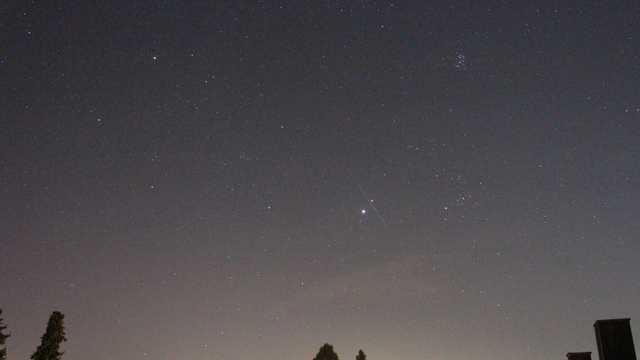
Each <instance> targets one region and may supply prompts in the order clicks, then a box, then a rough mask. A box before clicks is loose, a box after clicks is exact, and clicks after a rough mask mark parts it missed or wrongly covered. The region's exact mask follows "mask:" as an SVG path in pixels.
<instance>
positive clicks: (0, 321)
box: [0, 309, 11, 360]
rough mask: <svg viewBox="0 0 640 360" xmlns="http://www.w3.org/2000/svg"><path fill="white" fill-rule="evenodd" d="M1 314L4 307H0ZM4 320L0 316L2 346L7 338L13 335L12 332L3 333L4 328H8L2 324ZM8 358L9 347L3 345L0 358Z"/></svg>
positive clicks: (1, 359)
mask: <svg viewBox="0 0 640 360" xmlns="http://www.w3.org/2000/svg"><path fill="white" fill-rule="evenodd" d="M0 315H2V309H0ZM2 320H3V319H1V318H0V346H2V345H4V342H5V341H6V340H7V338H8V337H9V336H11V334H7V335H5V334H3V333H2V330H4V329H6V328H7V327H6V326H3V325H2ZM6 359H7V348H6V347H3V348H2V349H0V360H6Z"/></svg>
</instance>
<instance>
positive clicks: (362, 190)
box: [347, 170, 389, 229]
mask: <svg viewBox="0 0 640 360" xmlns="http://www.w3.org/2000/svg"><path fill="white" fill-rule="evenodd" d="M347 171H349V175H351V178H352V179H353V181H355V182H356V184H358V187H359V188H360V191H361V192H362V195H363V196H364V198H365V199H367V202H369V204H370V205H371V207H372V208H373V211H375V212H376V214H377V215H378V217H379V218H380V221H382V223H383V224H384V226H385V227H386V228H387V229H388V228H389V226H388V225H387V223H386V222H385V221H384V219H383V218H382V216H381V215H380V213H379V212H378V209H376V206H375V205H373V200H371V199H369V197H368V196H367V193H365V192H364V189H363V188H362V186H361V185H360V183H359V182H358V180H356V178H355V176H353V174H352V173H351V170H347Z"/></svg>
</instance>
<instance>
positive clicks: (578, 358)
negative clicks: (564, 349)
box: [567, 351, 591, 360]
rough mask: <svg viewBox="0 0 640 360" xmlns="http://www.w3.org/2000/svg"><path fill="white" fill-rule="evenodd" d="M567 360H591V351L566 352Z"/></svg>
mask: <svg viewBox="0 0 640 360" xmlns="http://www.w3.org/2000/svg"><path fill="white" fill-rule="evenodd" d="M567 360H591V351H589V352H570V353H567Z"/></svg>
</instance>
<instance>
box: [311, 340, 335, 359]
mask: <svg viewBox="0 0 640 360" xmlns="http://www.w3.org/2000/svg"><path fill="white" fill-rule="evenodd" d="M313 360H339V359H338V354H336V352H335V351H333V346H332V345H329V344H328V343H325V344H324V345H322V347H321V348H320V351H318V354H317V355H316V357H315V358H314V359H313Z"/></svg>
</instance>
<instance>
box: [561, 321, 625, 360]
mask: <svg viewBox="0 0 640 360" xmlns="http://www.w3.org/2000/svg"><path fill="white" fill-rule="evenodd" d="M630 320H631V319H611V320H598V321H596V323H595V324H593V327H594V329H595V331H596V342H597V343H598V356H599V357H600V360H637V359H636V349H635V347H634V346H633V336H632V335H631V324H630ZM567 357H569V354H567ZM589 358H590V356H589ZM569 360H574V359H572V358H569ZM576 360H583V359H582V358H581V359H576ZM585 360H586V359H585Z"/></svg>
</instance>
